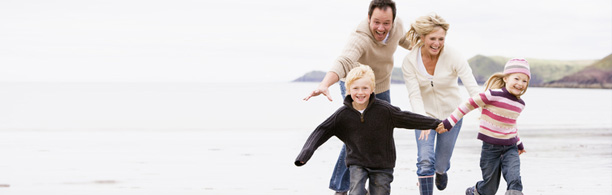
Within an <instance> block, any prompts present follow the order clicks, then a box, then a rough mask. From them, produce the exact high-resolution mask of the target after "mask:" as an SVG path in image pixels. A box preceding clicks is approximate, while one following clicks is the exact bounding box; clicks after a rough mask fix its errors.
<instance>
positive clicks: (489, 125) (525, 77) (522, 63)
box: [443, 58, 531, 195]
mask: <svg viewBox="0 0 612 195" xmlns="http://www.w3.org/2000/svg"><path fill="white" fill-rule="evenodd" d="M529 79H531V74H530V71H529V63H527V61H526V60H525V59H522V58H514V59H511V60H509V61H508V62H507V63H506V65H505V67H504V72H503V73H496V74H494V75H493V76H491V77H490V78H489V80H487V82H486V83H485V86H486V88H485V92H484V93H480V94H479V95H477V96H474V97H472V98H470V99H468V101H467V102H466V103H464V104H462V105H460V106H459V107H458V108H457V109H455V111H453V113H452V114H451V115H450V116H449V117H448V118H447V119H445V120H444V122H443V124H444V128H445V129H446V130H448V129H451V128H452V127H453V126H454V125H455V124H456V123H457V122H458V121H459V120H460V119H461V118H462V117H463V116H464V115H465V114H467V113H468V112H470V111H472V110H475V109H476V108H482V114H481V116H480V128H479V132H478V139H480V140H482V151H481V154H480V169H481V170H482V179H483V180H482V181H479V182H477V183H476V185H475V186H472V187H469V188H468V189H467V190H466V191H465V194H466V195H472V194H483V195H489V194H495V193H496V192H497V188H498V186H499V180H500V173H501V174H503V176H504V179H505V180H506V183H507V184H508V188H507V191H506V195H514V194H523V193H522V192H521V191H522V190H523V184H522V183H521V174H520V165H521V163H520V159H519V155H520V154H522V153H525V149H524V147H523V143H522V142H521V139H520V138H519V136H518V130H517V128H516V119H517V118H518V116H519V115H520V114H521V111H522V110H523V109H524V108H525V102H524V101H523V100H522V99H521V95H523V94H525V91H527V86H529Z"/></svg>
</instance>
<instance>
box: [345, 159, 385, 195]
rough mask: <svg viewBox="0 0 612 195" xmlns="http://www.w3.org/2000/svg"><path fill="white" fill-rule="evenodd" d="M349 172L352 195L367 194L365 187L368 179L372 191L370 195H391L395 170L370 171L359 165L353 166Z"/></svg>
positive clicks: (369, 188)
mask: <svg viewBox="0 0 612 195" xmlns="http://www.w3.org/2000/svg"><path fill="white" fill-rule="evenodd" d="M349 170H350V172H351V187H350V191H349V193H350V194H351V195H365V194H367V193H368V191H367V190H366V188H365V185H366V181H367V180H368V179H369V186H368V190H370V192H369V193H370V195H389V194H391V182H392V181H393V169H370V168H367V167H362V166H358V165H351V166H350V167H349Z"/></svg>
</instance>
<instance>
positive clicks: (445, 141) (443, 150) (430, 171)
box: [414, 119, 463, 176]
mask: <svg viewBox="0 0 612 195" xmlns="http://www.w3.org/2000/svg"><path fill="white" fill-rule="evenodd" d="M462 124H463V119H460V120H459V121H457V124H455V126H454V127H453V128H452V129H451V130H450V131H449V132H446V133H443V134H438V133H436V131H435V130H431V131H430V132H429V139H427V140H419V136H420V135H421V130H416V131H414V135H415V136H416V141H417V150H418V153H417V155H418V157H417V164H416V165H417V175H418V176H430V175H434V173H435V172H438V173H446V171H448V169H450V159H451V156H452V155H453V149H454V148H455V142H456V141H457V136H459V131H461V125H462ZM434 146H435V147H434ZM434 149H435V150H434Z"/></svg>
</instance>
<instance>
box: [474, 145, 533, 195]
mask: <svg viewBox="0 0 612 195" xmlns="http://www.w3.org/2000/svg"><path fill="white" fill-rule="evenodd" d="M480 169H481V170H482V179H483V180H482V181H479V182H478V183H476V191H477V192H478V194H482V195H489V194H495V193H496V192H497V188H498V187H499V181H500V176H501V175H503V176H504V180H506V183H507V184H508V188H507V190H516V191H523V184H522V182H521V160H520V158H519V154H518V147H517V146H516V144H515V145H511V146H504V145H495V144H489V143H485V142H482V152H481V153H480Z"/></svg>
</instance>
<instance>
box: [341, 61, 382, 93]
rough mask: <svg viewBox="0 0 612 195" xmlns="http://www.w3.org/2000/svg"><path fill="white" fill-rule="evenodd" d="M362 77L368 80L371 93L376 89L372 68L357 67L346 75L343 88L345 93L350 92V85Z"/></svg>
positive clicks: (365, 66)
mask: <svg viewBox="0 0 612 195" xmlns="http://www.w3.org/2000/svg"><path fill="white" fill-rule="evenodd" d="M364 77H368V78H369V80H370V86H371V87H372V91H374V89H375V87H376V80H375V79H376V78H375V77H374V71H373V70H372V68H370V66H367V65H359V66H358V67H355V68H353V69H351V71H350V72H349V73H348V74H347V75H346V82H345V87H346V90H347V92H350V90H351V88H350V86H351V84H353V82H355V81H356V80H359V79H361V78H364Z"/></svg>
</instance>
